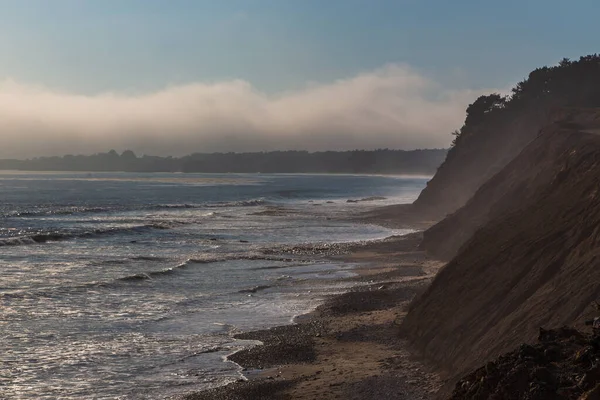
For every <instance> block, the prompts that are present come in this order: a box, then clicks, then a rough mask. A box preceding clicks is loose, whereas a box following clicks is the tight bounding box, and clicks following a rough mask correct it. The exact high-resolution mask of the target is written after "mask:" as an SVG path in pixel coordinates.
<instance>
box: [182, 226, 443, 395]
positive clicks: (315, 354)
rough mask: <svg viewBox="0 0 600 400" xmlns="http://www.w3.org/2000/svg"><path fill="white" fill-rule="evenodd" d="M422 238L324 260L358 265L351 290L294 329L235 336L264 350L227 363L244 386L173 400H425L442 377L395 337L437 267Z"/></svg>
mask: <svg viewBox="0 0 600 400" xmlns="http://www.w3.org/2000/svg"><path fill="white" fill-rule="evenodd" d="M420 239H421V235H420V234H419V233H416V234H410V235H408V236H404V237H390V238H387V239H384V240H380V241H375V242H371V243H367V244H356V245H352V246H351V248H350V249H349V250H350V251H349V252H347V254H343V255H331V256H330V257H329V258H331V259H334V260H337V261H339V262H350V263H353V264H357V265H358V267H357V269H356V272H357V276H354V277H351V278H346V280H351V281H353V282H355V283H357V285H356V286H354V288H353V289H352V290H351V291H349V292H347V293H345V294H342V295H337V296H332V297H330V298H328V299H327V300H326V301H325V303H324V304H322V305H321V306H319V307H318V308H317V309H316V310H315V311H314V312H312V313H310V314H308V315H304V316H301V317H298V318H297V319H296V321H295V324H293V325H288V326H281V327H277V328H273V329H268V330H263V331H256V332H248V333H242V334H239V335H237V336H236V338H237V339H245V340H259V341H261V342H262V343H263V345H258V346H256V347H253V348H250V349H247V350H243V351H240V352H238V353H235V354H234V355H232V356H230V357H229V359H230V360H231V361H234V362H236V363H237V364H239V365H240V366H242V367H243V368H244V373H245V376H246V378H247V380H240V381H239V382H237V383H233V384H230V385H228V386H225V387H221V388H217V389H213V390H209V391H204V392H199V393H193V394H188V395H186V396H183V397H178V399H185V400H203V399H326V400H327V399H428V398H431V397H432V396H433V395H434V394H435V393H436V392H437V390H438V388H439V387H440V386H441V385H442V380H441V377H440V376H438V375H437V374H436V373H435V372H434V371H433V369H431V368H430V367H429V366H427V365H425V364H423V363H421V362H420V361H419V360H418V359H416V358H415V357H414V356H413V355H412V354H411V352H410V351H409V348H408V345H407V343H406V342H405V341H404V340H403V339H402V338H401V337H400V332H399V324H400V323H401V321H402V319H403V318H404V316H405V314H406V312H407V310H408V306H409V303H410V301H411V299H412V298H413V297H414V296H415V295H417V294H418V293H419V292H420V291H422V290H424V288H425V287H426V286H427V285H428V284H429V282H430V281H431V279H432V278H433V276H434V275H435V274H436V272H437V271H438V269H439V268H440V267H441V266H442V265H443V264H442V263H441V262H440V261H437V260H434V259H431V258H429V257H428V256H427V255H425V254H424V252H422V251H419V250H418V249H417V247H418V244H419V242H420Z"/></svg>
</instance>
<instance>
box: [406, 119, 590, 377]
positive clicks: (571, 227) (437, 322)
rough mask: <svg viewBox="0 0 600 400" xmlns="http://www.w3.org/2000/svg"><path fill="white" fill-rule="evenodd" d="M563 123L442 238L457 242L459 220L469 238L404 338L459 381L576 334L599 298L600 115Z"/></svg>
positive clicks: (528, 149) (544, 134) (420, 301)
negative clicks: (504, 358) (525, 349)
mask: <svg viewBox="0 0 600 400" xmlns="http://www.w3.org/2000/svg"><path fill="white" fill-rule="evenodd" d="M563 117H565V118H562V119H561V120H560V121H558V122H553V123H551V124H550V125H549V126H548V127H546V128H544V129H542V130H541V131H538V132H536V135H535V136H536V138H535V140H532V141H530V143H529V144H528V145H527V146H525V148H524V149H523V151H521V152H520V153H519V155H518V156H517V157H516V158H515V159H514V160H512V161H510V162H508V163H507V165H506V166H505V168H503V169H502V170H501V171H500V172H499V173H498V174H496V175H495V176H494V177H493V178H492V179H491V180H490V181H489V182H487V183H486V184H485V185H483V186H482V187H481V189H480V190H479V191H477V193H476V195H475V196H474V197H473V198H472V199H471V200H470V201H469V202H468V203H467V204H466V205H465V207H463V209H461V210H460V211H459V212H457V213H456V214H455V215H453V216H451V217H450V218H449V220H448V221H449V222H447V225H445V228H444V229H442V227H444V225H440V227H437V228H436V229H438V230H439V231H438V234H439V235H440V237H442V236H445V237H451V233H452V232H453V230H452V228H451V225H452V221H451V219H454V223H457V224H459V225H460V228H459V230H460V229H463V230H464V234H462V235H463V236H462V237H460V238H458V239H456V240H455V242H453V244H452V245H450V246H449V247H448V249H444V250H442V251H448V252H449V254H451V253H453V252H456V249H457V248H459V250H458V251H457V252H456V253H457V254H456V256H455V257H454V258H453V259H452V260H451V261H450V262H449V263H448V265H447V266H446V267H445V268H444V269H442V270H441V271H440V273H439V274H438V276H437V277H436V278H435V280H434V282H433V283H432V285H431V286H430V287H429V288H428V289H427V291H426V292H425V293H424V294H423V295H421V296H420V297H419V298H417V299H415V301H414V302H413V304H412V306H411V310H410V312H409V314H408V316H407V317H406V320H405V321H404V323H403V325H402V332H403V334H405V335H406V336H407V337H408V338H409V339H410V340H411V341H412V342H413V343H414V344H415V345H416V346H417V347H418V348H419V349H420V350H422V352H423V353H424V354H425V355H426V356H427V357H428V358H429V359H431V360H432V361H434V362H435V363H437V364H438V365H440V366H442V367H444V368H445V369H446V370H447V371H448V372H449V373H450V374H451V376H453V377H457V376H460V375H462V374H464V373H465V372H466V371H468V370H471V369H473V368H475V367H478V366H480V365H482V364H483V363H485V362H486V361H488V360H491V359H492V358H494V357H497V356H498V355H500V354H502V353H504V352H507V351H509V350H512V349H513V348H515V347H517V346H518V345H519V344H521V343H522V342H533V341H534V340H535V338H536V337H537V334H538V332H539V328H540V327H544V328H553V327H559V326H562V325H565V324H576V325H577V324H578V323H580V322H581V321H582V320H583V318H584V317H587V316H589V315H587V313H589V312H590V311H591V310H590V309H589V307H588V306H589V304H590V302H591V301H592V300H595V299H597V298H598V297H599V296H600V267H599V266H598V262H599V260H600V129H599V127H600V112H599V111H597V110H579V111H577V110H569V111H568V112H567V113H566V115H563ZM538 135H539V136H538ZM471 232H474V233H473V234H471ZM430 234H432V233H431V232H430ZM451 240H452V239H451ZM462 242H464V244H462Z"/></svg>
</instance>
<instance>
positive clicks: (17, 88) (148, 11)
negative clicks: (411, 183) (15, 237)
mask: <svg viewBox="0 0 600 400" xmlns="http://www.w3.org/2000/svg"><path fill="white" fill-rule="evenodd" d="M222 3H226V4H222ZM575 3H579V4H575ZM586 4H587V5H591V4H593V3H592V2H591V1H589V0H581V1H576V2H574V3H573V2H572V3H569V4H566V3H564V2H561V1H558V0H551V1H541V0H532V1H529V2H527V4H523V2H517V1H508V2H503V3H501V4H497V5H492V4H487V5H484V4H480V3H478V2H472V1H467V2H461V4H448V2H445V1H443V0H428V1H419V2H417V1H412V0H407V1H397V0H375V1H362V0H331V1H328V2H327V3H326V4H323V2H320V1H316V0H306V1H303V2H297V1H274V0H260V1H249V0H245V1H244V0H231V1H228V2H214V1H209V0H198V1H191V0H173V1H169V2H164V1H160V0H129V1H126V2H124V1H120V0H105V1H102V2H97V1H92V0H80V1H76V0H55V1H53V2H48V1H44V0H30V1H27V2H23V1H11V0H0V6H2V9H3V12H2V14H1V15H0V26H1V28H0V30H1V33H2V35H0V158H13V157H15V158H23V157H33V156H40V155H61V154H68V153H70V154H90V153H95V152H101V151H106V150H108V149H111V148H114V149H117V150H119V151H121V150H124V149H131V150H134V151H135V152H136V153H138V154H142V153H145V154H156V155H183V154H189V153H192V152H214V151H238V152H242V151H262V150H264V151H268V150H288V149H294V150H311V151H315V150H352V149H375V148H394V149H414V148H440V147H447V146H448V145H449V144H450V142H451V140H452V136H451V135H449V132H451V131H453V130H454V129H456V128H458V127H459V126H460V125H461V124H462V122H463V120H464V115H465V114H464V110H465V107H466V106H467V105H468V104H469V103H470V102H472V101H473V100H474V99H475V98H476V97H477V96H479V95H480V94H483V93H489V92H491V91H504V90H506V89H507V88H509V87H511V86H512V85H513V84H514V83H515V82H517V81H519V80H521V79H523V78H524V76H525V74H526V73H527V71H529V70H531V69H532V68H535V67H537V66H539V65H544V64H554V63H556V62H558V60H560V59H561V58H563V57H569V56H572V57H576V56H578V55H581V54H587V53H593V52H594V51H595V46H596V43H594V38H595V37H597V35H598V33H600V28H598V27H597V24H595V21H594V17H593V16H592V15H591V14H588V15H586V14H585V13H583V12H582V11H581V10H584V9H585V5H586ZM578 5H581V7H578ZM416 21H419V22H420V23H419V24H417V23H416ZM569 21H571V22H569ZM556 26H561V29H556ZM567 28H568V29H567ZM573 43H577V45H576V46H573V45H572V44H573ZM482 49H484V50H482Z"/></svg>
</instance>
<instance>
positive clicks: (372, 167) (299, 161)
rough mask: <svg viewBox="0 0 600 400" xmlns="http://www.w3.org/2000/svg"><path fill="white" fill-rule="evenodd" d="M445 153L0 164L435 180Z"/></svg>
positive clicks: (112, 157) (8, 163)
mask: <svg viewBox="0 0 600 400" xmlns="http://www.w3.org/2000/svg"><path fill="white" fill-rule="evenodd" d="M446 153H447V150H446V149H422V150H421V149H420V150H390V149H380V150H354V151H322V152H314V153H311V152H308V151H271V152H253V153H194V154H191V155H188V156H184V157H179V158H177V157H171V156H167V157H160V156H150V155H143V156H141V157H138V156H136V154H135V153H134V152H133V151H131V150H126V151H124V152H122V153H121V154H119V153H118V152H116V151H115V150H111V151H109V152H107V153H97V154H93V155H65V156H62V157H58V156H56V157H37V158H31V159H27V160H0V170H22V171H23V170H26V171H94V172H104V171H106V172H108V171H122V172H204V173H229V172H231V173H379V174H433V173H435V171H436V170H437V168H438V167H439V165H440V164H441V163H442V162H443V161H444V159H445V158H446Z"/></svg>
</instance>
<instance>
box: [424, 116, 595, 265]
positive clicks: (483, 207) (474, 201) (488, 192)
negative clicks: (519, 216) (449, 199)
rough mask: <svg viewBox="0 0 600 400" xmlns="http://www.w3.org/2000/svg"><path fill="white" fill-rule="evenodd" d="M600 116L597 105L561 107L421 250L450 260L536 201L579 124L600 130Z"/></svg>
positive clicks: (432, 232)
mask: <svg viewBox="0 0 600 400" xmlns="http://www.w3.org/2000/svg"><path fill="white" fill-rule="evenodd" d="M599 116H600V111H598V109H595V108H589V109H567V108H564V109H559V110H556V111H555V112H554V113H553V114H552V115H551V118H549V120H548V125H547V126H546V127H544V128H542V129H541V130H540V131H539V134H538V136H537V137H536V138H535V139H533V141H532V142H530V144H529V146H526V148H525V149H524V151H523V153H522V154H521V155H520V156H519V157H516V159H514V160H513V161H511V162H510V163H509V164H508V166H507V167H506V168H503V169H502V170H500V172H498V173H497V174H496V175H494V176H493V177H492V178H490V179H489V180H488V181H487V182H486V183H484V184H483V185H482V186H481V187H480V188H479V189H478V190H477V191H476V192H475V194H474V195H473V197H472V198H471V199H470V200H469V201H468V202H467V203H466V205H465V206H463V207H461V208H459V209H458V210H457V211H455V212H454V213H453V214H451V215H448V216H447V217H446V218H445V219H443V220H441V221H440V222H439V223H437V224H436V225H434V226H432V227H431V228H429V229H428V230H426V231H425V232H424V234H423V242H422V243H421V248H422V249H424V250H427V251H428V252H429V253H431V254H433V255H435V256H437V257H439V258H442V259H445V260H450V259H452V257H454V256H455V255H456V254H457V253H458V251H459V250H460V248H461V246H463V245H464V244H465V243H466V242H467V241H468V240H469V239H470V238H471V237H472V236H473V234H474V233H475V231H476V230H477V229H479V228H480V227H482V226H483V225H485V224H486V223H487V222H488V221H489V220H491V219H492V218H496V217H499V216H501V215H502V214H504V213H505V212H509V211H510V210H511V209H514V208H516V207H522V206H525V205H526V204H527V203H528V202H530V201H532V200H535V199H536V198H535V196H536V189H537V188H538V187H541V186H544V185H547V184H548V183H549V182H550V181H552V180H553V179H555V176H556V174H557V173H558V172H557V170H556V169H557V168H562V167H561V166H558V165H552V164H551V161H552V160H556V159H558V158H559V157H560V156H561V155H562V154H563V153H564V149H565V148H567V147H568V146H570V145H571V144H573V143H575V142H576V141H578V140H580V138H581V134H580V133H581V132H580V131H579V130H578V128H579V127H581V129H582V130H583V131H586V130H587V131H591V132H593V131H595V130H597V131H598V132H600V119H598V118H599Z"/></svg>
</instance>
